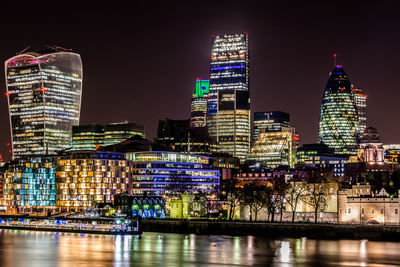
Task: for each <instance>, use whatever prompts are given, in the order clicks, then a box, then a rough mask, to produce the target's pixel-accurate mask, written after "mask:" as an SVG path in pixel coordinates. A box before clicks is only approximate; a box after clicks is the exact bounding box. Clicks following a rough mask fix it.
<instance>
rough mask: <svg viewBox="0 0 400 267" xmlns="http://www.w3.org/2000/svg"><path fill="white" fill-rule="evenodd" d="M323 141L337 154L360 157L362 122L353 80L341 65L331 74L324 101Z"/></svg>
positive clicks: (322, 105) (321, 137) (321, 135)
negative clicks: (359, 145) (355, 97)
mask: <svg viewBox="0 0 400 267" xmlns="http://www.w3.org/2000/svg"><path fill="white" fill-rule="evenodd" d="M319 141H320V142H321V143H324V144H326V145H327V146H329V147H330V148H332V149H333V150H334V152H335V153H336V154H349V155H355V154H357V149H358V143H359V119H358V113H357V106H356V103H355V99H354V93H353V91H352V89H351V83H350V79H349V77H348V76H347V74H346V73H345V72H344V70H343V68H342V67H341V66H336V67H335V68H334V70H333V71H332V72H331V73H330V75H329V79H328V82H327V85H326V87H325V91H324V94H323V98H322V104H321V116H320V121H319Z"/></svg>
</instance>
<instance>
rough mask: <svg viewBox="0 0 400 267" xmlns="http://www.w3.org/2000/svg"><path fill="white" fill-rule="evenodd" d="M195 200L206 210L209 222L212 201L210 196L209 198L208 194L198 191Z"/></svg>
mask: <svg viewBox="0 0 400 267" xmlns="http://www.w3.org/2000/svg"><path fill="white" fill-rule="evenodd" d="M194 197H195V200H197V202H198V203H199V204H200V206H201V207H202V208H203V210H205V212H206V216H207V220H208V218H209V217H210V201H209V196H207V194H206V192H204V191H197V192H196V193H195V195H194Z"/></svg>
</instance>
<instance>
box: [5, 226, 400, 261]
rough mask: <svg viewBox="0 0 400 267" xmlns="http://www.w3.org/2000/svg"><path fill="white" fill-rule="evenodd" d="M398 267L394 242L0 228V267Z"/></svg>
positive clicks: (398, 250)
mask: <svg viewBox="0 0 400 267" xmlns="http://www.w3.org/2000/svg"><path fill="white" fill-rule="evenodd" d="M112 265H114V266H129V265H134V266H157V267H158V266H215V265H226V266H231V265H259V266H293V265H295V266H400V242H399V243H395V242H375V241H367V240H310V239H306V238H302V239H284V240H269V239H267V238H262V237H253V236H243V237H231V236H220V235H212V236H204V235H202V236H199V235H183V234H164V233H144V234H143V235H142V237H141V238H138V237H134V236H105V235H83V234H66V233H48V232H31V231H16V230H14V231H12V230H0V266H40V267H45V266H72V267H75V266H76V267H77V266H112Z"/></svg>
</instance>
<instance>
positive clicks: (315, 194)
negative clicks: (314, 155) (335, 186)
mask: <svg viewBox="0 0 400 267" xmlns="http://www.w3.org/2000/svg"><path fill="white" fill-rule="evenodd" d="M306 187H307V190H306V191H307V194H306V196H305V197H304V198H303V201H304V202H305V203H307V204H308V205H310V206H312V207H313V208H314V216H315V218H314V223H317V222H318V211H322V210H323V209H324V207H325V204H326V183H325V182H324V181H321V182H320V183H309V184H307V186H306Z"/></svg>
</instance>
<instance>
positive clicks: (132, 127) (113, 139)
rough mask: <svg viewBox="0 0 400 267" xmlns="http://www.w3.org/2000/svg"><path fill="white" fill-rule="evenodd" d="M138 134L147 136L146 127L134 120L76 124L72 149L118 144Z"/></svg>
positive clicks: (73, 128) (87, 148)
mask: <svg viewBox="0 0 400 267" xmlns="http://www.w3.org/2000/svg"><path fill="white" fill-rule="evenodd" d="M136 135H138V136H140V137H143V138H144V137H145V133H144V127H143V126H142V125H139V124H136V123H134V122H127V121H124V122H117V123H108V124H105V125H98V124H91V125H79V126H74V127H72V150H96V149H97V148H99V147H100V146H110V145H114V144H118V143H120V142H122V141H125V140H127V139H129V138H131V137H133V136H136Z"/></svg>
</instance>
